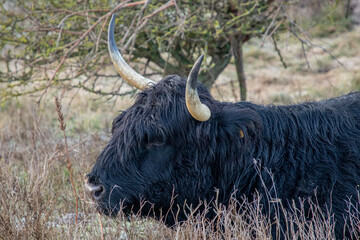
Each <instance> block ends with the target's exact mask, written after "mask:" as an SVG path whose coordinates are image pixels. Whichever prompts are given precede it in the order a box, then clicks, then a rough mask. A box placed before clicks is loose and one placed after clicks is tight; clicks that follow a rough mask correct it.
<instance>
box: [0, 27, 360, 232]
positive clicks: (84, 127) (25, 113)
mask: <svg viewBox="0 0 360 240" xmlns="http://www.w3.org/2000/svg"><path fill="white" fill-rule="evenodd" d="M259 41H260V40H254V41H252V42H251V43H249V44H248V45H246V46H245V58H246V59H247V61H246V69H245V71H246V73H247V77H248V89H249V94H248V96H249V98H250V100H251V101H254V102H257V103H275V104H278V103H290V102H298V101H303V100H307V99H322V98H326V97H331V96H336V95H340V94H343V93H347V92H349V91H355V90H360V57H359V56H360V46H359V45H360V44H359V43H360V29H359V28H356V29H354V30H353V31H351V32H346V33H343V34H341V35H339V36H335V37H333V38H329V39H321V40H320V39H318V40H316V41H319V42H320V43H321V44H322V45H326V46H327V47H328V49H329V50H331V51H332V52H333V53H334V54H335V56H337V57H338V59H339V60H340V61H341V62H342V63H343V64H344V66H345V67H346V69H347V70H345V69H344V68H343V67H342V66H341V65H339V64H338V63H337V62H336V61H335V60H333V59H331V58H329V56H328V55H327V54H326V53H324V52H323V51H321V50H319V49H316V48H314V49H312V50H310V54H309V56H308V57H309V62H310V66H311V70H309V69H308V66H307V64H306V62H305V60H304V56H303V55H302V51H301V46H299V45H298V42H296V41H294V40H293V39H286V40H285V41H282V42H281V44H283V46H281V48H282V49H284V51H283V54H284V56H285V57H287V58H286V59H287V60H286V61H288V65H289V67H288V69H283V68H282V66H281V63H280V62H279V61H278V59H277V55H276V53H275V52H274V51H273V50H272V49H271V46H270V45H266V44H265V46H264V47H263V48H262V49H260V50H259V49H258V45H259ZM231 80H235V71H234V67H233V66H229V67H228V69H227V70H226V71H225V72H224V73H223V74H222V75H221V76H220V78H219V79H218V81H217V84H216V86H215V87H214V88H213V90H212V93H213V94H214V96H215V98H217V99H219V100H236V99H239V96H238V95H236V94H237V91H232V90H231V89H232V88H231V87H229V84H230V83H229V82H230V81H231ZM233 87H235V88H236V87H237V86H236V84H234V86H233ZM51 95H59V94H58V93H55V92H53V93H49V94H48V98H47V100H48V102H46V101H44V104H43V105H41V106H40V107H39V106H38V105H37V104H36V103H35V100H36V99H35V100H34V99H33V98H31V97H30V96H27V97H22V98H19V99H12V100H11V101H8V102H5V103H4V104H3V106H1V108H0V239H101V238H102V237H104V238H105V239H253V238H256V239H271V231H273V230H274V229H275V231H281V229H280V228H279V224H278V221H277V219H276V218H275V219H273V220H271V219H270V218H268V216H264V215H262V214H261V208H262V206H261V204H260V202H259V199H260V198H261V197H266V196H261V197H258V198H255V199H256V200H254V201H253V202H246V201H245V203H244V204H243V205H242V208H241V211H240V212H238V211H236V210H235V209H234V208H231V207H230V208H229V209H223V208H222V207H221V206H217V209H218V211H217V213H218V218H217V219H216V222H213V223H209V221H208V220H206V219H205V218H204V217H203V216H196V215H194V216H192V215H191V216H189V220H188V221H187V222H186V223H184V224H182V225H177V226H175V227H174V228H173V229H170V228H167V227H166V226H165V225H164V224H162V223H161V222H159V221H155V220H151V219H141V218H139V217H137V216H131V217H130V218H129V219H128V218H126V217H125V216H122V215H120V216H119V217H118V218H116V219H109V218H107V217H104V216H99V215H98V214H97V213H96V211H95V210H94V209H93V206H92V204H91V202H90V199H89V198H88V197H87V195H86V193H85V190H84V188H83V175H84V173H87V172H89V170H90V169H91V166H92V165H93V164H94V162H95V160H96V157H97V155H98V154H99V152H100V151H101V149H102V147H103V146H104V145H105V144H106V141H107V139H108V137H109V129H110V124H111V121H112V119H113V118H114V116H115V115H116V111H117V110H121V109H125V108H126V107H127V106H129V104H131V101H132V98H123V99H118V100H119V101H117V102H106V101H105V100H103V99H96V100H93V98H94V96H93V95H88V94H83V93H78V94H77V95H74V92H67V93H66V94H65V95H64V97H63V98H62V103H63V113H64V121H65V123H66V125H67V127H66V135H67V140H68V146H69V149H68V153H69V159H70V161H71V163H72V171H73V178H74V184H75V188H76V190H77V191H76V194H77V198H78V199H79V204H78V205H79V206H78V212H79V213H78V223H77V224H75V213H76V201H75V200H76V198H75V196H74V192H73V189H72V186H71V182H70V172H69V169H68V168H67V164H68V163H67V161H66V151H65V145H64V137H63V134H62V131H61V129H60V127H59V122H58V120H57V118H58V115H57V112H56V108H55V104H54V101H53V98H52V97H51ZM304 201H307V200H304ZM272 204H273V206H274V208H276V209H277V210H278V211H279V213H280V214H284V215H285V216H287V218H288V219H289V224H288V225H287V227H286V228H284V229H282V230H283V231H284V232H285V236H286V238H288V239H333V238H334V235H333V234H334V232H333V222H332V219H331V216H329V215H328V214H327V213H326V212H321V211H320V210H319V209H318V207H317V205H316V203H313V204H312V207H313V213H314V214H313V218H312V219H306V218H305V216H304V214H303V213H302V212H301V209H298V210H297V213H300V214H294V213H293V212H291V211H287V212H286V211H284V210H283V209H282V207H281V205H280V204H279V203H277V202H276V201H275V202H274V203H272ZM232 206H234V205H232ZM349 217H351V222H352V223H353V225H352V226H348V227H349V229H352V230H353V231H354V239H359V237H360V229H359V226H360V219H359V212H353V213H352V215H349ZM214 226H217V227H218V228H217V229H218V230H214V229H215V228H214ZM219 226H221V227H219ZM219 229H220V230H219Z"/></svg>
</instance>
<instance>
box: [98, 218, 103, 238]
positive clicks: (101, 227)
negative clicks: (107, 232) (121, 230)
mask: <svg viewBox="0 0 360 240" xmlns="http://www.w3.org/2000/svg"><path fill="white" fill-rule="evenodd" d="M98 217H99V222H100V232H101V240H104V230H103V225H102V221H101V215H100V213H98Z"/></svg>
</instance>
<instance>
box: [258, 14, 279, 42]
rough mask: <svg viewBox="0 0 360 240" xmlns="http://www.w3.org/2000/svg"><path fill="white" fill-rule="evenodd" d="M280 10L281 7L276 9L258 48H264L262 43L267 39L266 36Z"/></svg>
mask: <svg viewBox="0 0 360 240" xmlns="http://www.w3.org/2000/svg"><path fill="white" fill-rule="evenodd" d="M280 9H281V7H278V9H277V10H276V13H275V16H274V17H273V19H272V21H271V23H270V25H269V27H268V28H267V29H266V31H265V33H264V36H263V38H262V40H261V44H260V47H263V46H264V42H265V39H266V37H267V35H268V32H269V31H270V29H271V27H272V26H273V25H274V22H275V20H276V17H277V15H278V14H279V12H280Z"/></svg>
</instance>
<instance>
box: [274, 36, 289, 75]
mask: <svg viewBox="0 0 360 240" xmlns="http://www.w3.org/2000/svg"><path fill="white" fill-rule="evenodd" d="M271 39H272V40H273V42H274V48H275V51H276V52H277V54H278V56H279V58H280V61H281V63H282V64H283V66H284V68H287V65H286V63H285V61H284V59H283V57H282V55H281V52H280V49H279V48H278V46H277V43H276V40H275V37H274V35H271Z"/></svg>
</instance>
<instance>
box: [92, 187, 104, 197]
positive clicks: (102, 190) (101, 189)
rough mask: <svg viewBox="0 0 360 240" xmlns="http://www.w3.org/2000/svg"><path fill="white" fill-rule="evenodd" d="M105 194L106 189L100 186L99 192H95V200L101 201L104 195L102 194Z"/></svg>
mask: <svg viewBox="0 0 360 240" xmlns="http://www.w3.org/2000/svg"><path fill="white" fill-rule="evenodd" d="M103 192H104V187H103V186H99V188H98V189H97V190H95V191H94V197H95V199H99V198H100V197H101V195H102V193H103Z"/></svg>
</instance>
